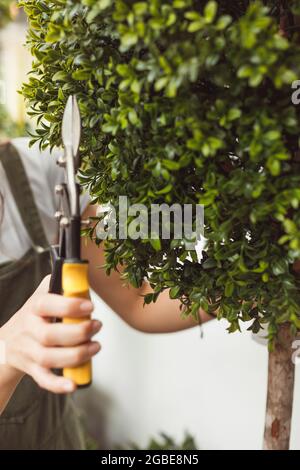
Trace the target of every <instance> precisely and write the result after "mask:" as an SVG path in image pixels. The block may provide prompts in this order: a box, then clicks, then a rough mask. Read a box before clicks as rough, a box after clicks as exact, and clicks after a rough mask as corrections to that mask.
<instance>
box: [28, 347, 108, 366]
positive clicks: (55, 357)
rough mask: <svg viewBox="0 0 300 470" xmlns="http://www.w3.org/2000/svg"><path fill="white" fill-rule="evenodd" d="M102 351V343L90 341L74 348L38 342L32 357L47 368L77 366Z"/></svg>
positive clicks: (33, 349)
mask: <svg viewBox="0 0 300 470" xmlns="http://www.w3.org/2000/svg"><path fill="white" fill-rule="evenodd" d="M99 351H100V344H99V343H98V342H96V341H93V342H92V341H90V342H88V343H86V344H82V345H80V346H76V347H73V348H47V347H42V346H40V345H39V344H38V343H36V344H35V347H34V348H32V351H31V355H32V356H31V359H32V361H33V362H35V363H37V364H39V365H40V366H41V367H43V368H45V369H53V368H58V369H62V368H63V367H77V366H80V365H82V364H84V363H85V362H87V361H89V360H90V359H91V358H92V357H93V356H95V354H97V353H98V352H99Z"/></svg>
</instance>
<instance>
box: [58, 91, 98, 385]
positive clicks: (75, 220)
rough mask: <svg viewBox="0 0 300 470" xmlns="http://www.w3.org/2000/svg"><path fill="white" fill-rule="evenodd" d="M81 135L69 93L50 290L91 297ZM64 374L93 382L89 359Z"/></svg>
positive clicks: (85, 382)
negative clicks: (84, 235)
mask: <svg viewBox="0 0 300 470" xmlns="http://www.w3.org/2000/svg"><path fill="white" fill-rule="evenodd" d="M80 139H81V118H80V111H79V107H78V103H77V99H76V97H75V96H70V97H69V99H68V101H67V105H66V108H65V111H64V116H63V121H62V141H63V146H64V155H63V156H62V157H60V158H59V159H58V162H57V163H58V165H59V166H61V167H62V168H64V170H65V182H63V183H61V184H59V185H57V186H56V187H55V192H56V194H57V196H58V210H57V213H56V219H57V223H58V237H59V241H58V245H54V246H52V247H51V257H52V276H51V282H50V292H51V293H55V294H60V295H64V296H66V297H81V298H85V299H89V298H90V294H89V281H88V262H87V261H84V260H82V259H81V249H80V245H81V244H80V240H81V213H80V187H79V184H78V183H77V179H76V175H77V171H78V169H79V167H80V157H79V146H80ZM85 320H87V317H84V318H81V319H70V318H68V319H64V320H63V322H64V323H80V322H82V321H85ZM62 373H63V376H64V377H66V378H69V379H71V380H73V381H74V382H75V383H76V385H77V386H78V387H86V386H88V385H90V384H91V382H92V365H91V361H89V362H87V363H85V364H83V365H82V366H79V367H76V368H65V369H63V371H62Z"/></svg>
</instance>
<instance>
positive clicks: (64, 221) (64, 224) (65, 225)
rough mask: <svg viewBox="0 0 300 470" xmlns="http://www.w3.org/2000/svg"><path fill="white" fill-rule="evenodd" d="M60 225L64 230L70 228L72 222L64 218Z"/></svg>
mask: <svg viewBox="0 0 300 470" xmlns="http://www.w3.org/2000/svg"><path fill="white" fill-rule="evenodd" d="M60 225H61V227H62V228H68V227H69V226H70V221H69V219H68V217H62V219H61V221H60Z"/></svg>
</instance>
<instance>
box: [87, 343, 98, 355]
mask: <svg viewBox="0 0 300 470" xmlns="http://www.w3.org/2000/svg"><path fill="white" fill-rule="evenodd" d="M98 351H100V344H99V343H93V344H91V345H90V346H89V353H90V354H96V353H97V352H98Z"/></svg>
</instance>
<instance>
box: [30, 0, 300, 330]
mask: <svg viewBox="0 0 300 470" xmlns="http://www.w3.org/2000/svg"><path fill="white" fill-rule="evenodd" d="M22 3H23V5H24V7H25V11H26V13H27V15H28V17H29V19H30V31H29V36H28V42H29V45H30V47H31V50H32V53H33V55H34V57H35V62H34V65H33V72H34V74H33V75H32V76H31V78H30V80H29V82H28V84H26V85H24V89H23V93H24V96H25V97H26V99H27V100H28V102H29V104H30V106H31V109H32V110H31V112H32V114H34V115H36V116H38V117H39V122H40V126H39V129H38V130H37V135H36V137H35V138H34V139H33V140H37V141H40V143H41V145H42V146H43V147H44V146H47V145H49V144H50V145H55V144H57V143H59V142H60V126H61V118H62V113H63V109H64V106H65V103H66V99H67V97H68V95H69V94H71V93H75V94H76V95H77V97H78V99H79V103H80V109H81V113H82V116H83V141H82V149H81V150H82V155H83V156H84V159H85V167H84V169H83V175H82V182H83V184H84V185H85V186H86V187H87V188H88V189H89V191H90V193H91V195H92V197H93V199H94V200H95V201H97V202H100V203H101V202H107V201H111V203H112V204H114V205H115V206H118V197H119V195H127V196H128V198H129V200H130V203H137V202H138V203H139V202H143V203H144V204H147V205H150V204H151V203H163V202H166V203H175V202H179V203H180V204H184V203H192V204H197V203H200V204H204V205H205V224H206V228H205V236H206V238H207V239H208V242H207V246H206V249H205V257H204V262H203V263H202V264H199V263H198V262H197V261H196V258H195V256H194V254H193V253H192V258H191V256H190V253H188V252H187V251H186V250H185V247H184V244H183V243H182V242H181V241H167V240H161V241H157V240H142V241H141V240H137V241H134V240H130V239H129V240H117V241H111V242H109V243H107V244H106V245H107V246H106V254H107V269H108V271H110V270H111V269H113V268H115V267H116V266H117V265H118V263H122V264H124V265H125V266H126V269H125V277H127V278H128V280H129V281H130V282H131V283H132V284H133V285H134V286H139V285H140V284H141V283H142V281H143V279H144V278H147V279H149V280H150V282H151V285H152V286H153V288H154V294H153V295H148V296H146V298H145V301H146V302H151V301H152V300H155V299H156V298H157V295H159V293H160V292H162V291H163V290H164V289H167V288H170V289H171V290H170V296H171V297H172V298H180V299H181V300H182V302H183V304H184V305H185V307H186V308H185V311H186V312H187V313H192V314H194V315H196V314H197V311H198V309H199V308H200V307H202V308H203V309H205V310H207V311H210V312H213V311H215V309H216V308H218V316H219V317H225V318H227V319H228V321H229V322H230V328H229V330H230V331H235V330H237V329H239V325H240V321H248V320H252V321H251V327H250V328H252V329H253V330H254V331H258V330H259V329H260V325H261V323H263V322H269V325H270V326H269V335H270V338H272V337H273V336H274V335H275V334H276V330H277V326H278V324H280V323H282V322H286V321H290V322H291V324H292V325H293V326H294V328H297V327H298V328H299V327H300V319H299V312H300V295H299V287H300V281H299V280H298V278H297V276H296V274H295V273H294V271H293V263H294V261H295V260H296V259H298V258H299V257H300V212H299V202H300V158H299V153H297V151H298V148H299V142H298V135H299V124H300V109H299V107H297V106H294V105H293V104H292V102H291V95H292V88H291V84H292V82H293V81H294V80H296V79H298V78H300V45H299V33H298V32H297V27H295V24H294V23H293V14H292V11H291V10H289V11H286V12H285V10H284V7H285V5H290V6H291V7H292V8H293V9H294V11H293V13H299V12H300V8H299V1H294V2H284V1H281V2H276V1H265V2H261V1H250V0H249V1H248V0H244V1H229V0H220V1H218V2H216V1H209V2H207V1H203V0H149V1H147V2H146V1H134V0H52V1H42V0H25V1H23V2H22ZM280 16H281V21H280ZM279 22H280V24H281V28H282V26H284V29H285V31H286V34H285V36H284V35H283V34H282V32H279ZM253 301H254V302H255V303H253Z"/></svg>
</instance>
